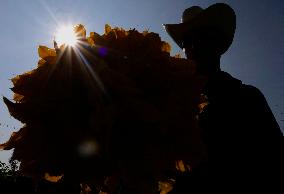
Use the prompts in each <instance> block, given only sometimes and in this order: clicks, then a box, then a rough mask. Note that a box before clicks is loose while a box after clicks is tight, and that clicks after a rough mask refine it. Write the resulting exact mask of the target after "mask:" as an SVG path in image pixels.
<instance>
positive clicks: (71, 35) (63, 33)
mask: <svg viewBox="0 0 284 194" xmlns="http://www.w3.org/2000/svg"><path fill="white" fill-rule="evenodd" d="M55 41H56V42H57V43H58V45H63V44H66V45H68V46H75V45H76V43H77V42H78V36H77V34H76V33H75V31H74V27H73V26H72V25H63V26H61V27H59V28H58V29H57V31H56V34H55Z"/></svg>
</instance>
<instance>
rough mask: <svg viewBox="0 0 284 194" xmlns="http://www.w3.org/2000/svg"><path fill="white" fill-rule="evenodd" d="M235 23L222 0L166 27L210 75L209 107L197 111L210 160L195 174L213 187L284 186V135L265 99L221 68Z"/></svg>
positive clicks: (190, 10)
mask: <svg viewBox="0 0 284 194" xmlns="http://www.w3.org/2000/svg"><path fill="white" fill-rule="evenodd" d="M252 11H253V10H252ZM235 26H236V16H235V13H234V10H233V9H232V8H231V7H230V6H228V5H226V4H223V3H217V4H214V5H212V6H210V7H208V8H207V9H202V8H201V7H198V6H193V7H190V8H188V9H186V10H185V11H184V13H183V16H182V22H181V23H180V24H166V25H165V29H166V31H167V32H168V34H169V35H170V36H171V37H172V38H173V40H174V41H175V42H176V43H177V44H178V45H179V47H181V48H182V49H184V51H185V54H186V56H187V58H188V60H190V61H191V62H193V63H194V64H196V67H197V74H199V75H202V76H205V77H207V78H208V82H207V84H206V86H205V87H204V90H203V94H202V96H203V99H204V101H205V104H207V105H206V106H205V107H204V108H203V109H202V110H200V114H199V115H198V119H199V124H200V128H201V131H202V138H203V141H204V143H205V145H206V146H207V150H208V151H207V152H208V161H207V163H206V164H200V165H199V166H197V167H194V168H193V169H192V172H195V173H193V174H192V176H194V174H198V172H200V173H199V175H198V177H199V178H200V174H202V176H203V178H201V180H200V181H203V182H204V184H205V183H206V185H207V186H208V189H210V190H211V191H212V189H218V190H220V189H221V190H226V191H228V193H231V192H230V191H234V190H237V189H244V188H246V189H247V187H248V188H251V189H257V190H259V189H260V188H264V187H270V188H271V189H275V188H276V187H275V186H279V187H282V190H283V185H281V184H283V180H284V178H283V176H284V174H283V167H284V163H283V154H284V150H283V135H282V133H281V130H280V128H279V126H278V124H277V122H276V120H275V118H274V116H273V114H272V112H271V110H270V108H269V106H268V104H267V102H266V99H265V97H264V96H263V94H262V93H261V92H260V91H259V90H258V89H257V88H255V87H253V86H250V85H245V84H243V83H242V82H241V81H240V80H238V79H235V78H233V77H232V76H231V75H229V74H228V73H226V72H223V71H221V69H220V58H221V55H222V54H224V53H225V52H226V51H227V49H228V48H229V47H230V45H231V43H232V41H233V37H234V32H235ZM189 177H190V176H189ZM190 179H193V177H190V178H188V180H190ZM177 184H178V183H177ZM188 185H190V183H188ZM196 185H197V184H195V187H196ZM206 185H205V186H204V187H205V188H206ZM209 185H210V186H209ZM204 187H203V188H204ZM225 188H226V189H225ZM227 188H228V189H227ZM200 189H201V187H200ZM182 190H183V189H182ZM179 193H181V191H179Z"/></svg>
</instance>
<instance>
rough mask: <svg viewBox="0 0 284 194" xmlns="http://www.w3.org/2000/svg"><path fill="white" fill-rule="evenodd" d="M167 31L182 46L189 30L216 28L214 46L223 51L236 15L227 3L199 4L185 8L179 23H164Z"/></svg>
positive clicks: (232, 30) (226, 48)
mask: <svg viewBox="0 0 284 194" xmlns="http://www.w3.org/2000/svg"><path fill="white" fill-rule="evenodd" d="M164 27H165V29H166V31H167V33H168V34H169V35H170V36H171V37H172V38H173V40H174V41H175V42H176V43H177V45H178V46H179V47H181V48H183V42H184V40H185V39H186V38H187V36H190V34H191V32H193V31H194V30H198V29H203V30H206V29H208V30H212V29H213V30H217V31H218V32H219V33H218V36H219V37H218V39H219V40H222V41H219V42H218V44H217V45H216V47H218V50H219V51H220V52H221V53H220V54H223V53H225V52H226V51H227V50H228V48H229V47H230V45H231V43H232V41H233V38H234V33H235V28H236V15H235V12H234V10H233V9H232V8H231V7H230V6H229V5H227V4H224V3H216V4H213V5H211V6H210V7H208V8H206V9H203V8H201V7H199V6H192V7H189V8H187V9H186V10H185V11H184V12H183V15H182V20H181V23H179V24H164Z"/></svg>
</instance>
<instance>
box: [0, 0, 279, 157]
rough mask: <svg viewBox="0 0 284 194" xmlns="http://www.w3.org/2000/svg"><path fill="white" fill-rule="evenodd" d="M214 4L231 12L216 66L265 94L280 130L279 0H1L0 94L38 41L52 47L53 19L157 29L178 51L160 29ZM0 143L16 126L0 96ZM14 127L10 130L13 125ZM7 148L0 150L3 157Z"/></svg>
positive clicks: (31, 58)
mask: <svg viewBox="0 0 284 194" xmlns="http://www.w3.org/2000/svg"><path fill="white" fill-rule="evenodd" d="M215 2H226V3H228V4H230V5H231V6H232V7H233V8H234V9H235V12H236V15H237V29H236V34H235V39H234V42H233V44H232V46H231V48H230V49H229V50H228V51H227V53H225V55H224V56H223V58H222V66H221V67H222V69H223V70H224V71H227V72H229V73H230V74H232V75H233V76H235V77H236V78H238V79H241V80H242V81H243V82H244V83H246V84H251V85H254V86H256V87H258V88H259V89H260V90H261V91H262V92H263V94H264V95H265V97H266V99H267V101H268V103H269V105H270V107H271V109H272V111H273V113H274V115H275V117H276V119H277V121H278V123H279V125H280V127H281V128H282V131H283V132H284V114H283V112H284V101H283V99H284V11H283V10H284V1H281V0H279V1H277V0H274V1H272V0H258V1H256V0H250V1H246V0H231V1H209V0H202V1H201V0H199V1H198V0H143V1H141V0H25V1H22V0H1V1H0V26H1V33H0V35H1V36H0V43H1V47H0V83H1V84H0V94H1V95H2V96H6V97H8V98H12V93H11V92H10V90H9V88H10V87H11V82H10V80H9V79H10V78H12V77H14V76H15V75H17V74H21V73H23V72H25V71H28V70H31V69H33V68H35V67H36V64H37V60H38V55H37V47H38V46H39V45H47V46H50V47H51V46H52V39H53V36H54V33H55V31H56V26H57V24H58V23H67V22H72V23H73V24H77V23H82V24H84V25H85V26H86V28H87V31H88V32H90V31H96V32H98V33H102V32H103V30H104V25H105V24H106V23H108V24H110V25H112V26H120V27H124V28H136V29H138V30H145V29H149V30H150V31H153V32H156V33H159V34H160V35H161V37H162V39H163V40H165V41H168V42H170V43H171V45H172V46H173V53H177V52H181V50H179V49H178V48H177V46H176V45H175V44H174V43H173V42H172V40H171V39H170V37H169V36H168V35H167V34H166V33H165V32H164V30H163V28H162V24H163V23H178V22H179V21H180V17H181V14H182V12H183V10H184V9H185V8H187V7H189V6H192V5H199V6H201V7H203V8H205V7H208V6H209V5H211V4H213V3H215ZM0 123H1V125H0V142H4V141H5V140H7V138H8V137H9V136H10V134H11V133H12V131H14V130H17V129H18V128H19V127H20V126H21V124H20V123H19V122H17V121H15V120H14V119H13V118H11V117H10V116H9V113H8V111H7V108H6V107H5V106H4V104H3V101H2V100H0ZM14 128H15V129H14ZM10 154H11V152H6V151H4V152H0V161H7V159H8V158H9V156H10Z"/></svg>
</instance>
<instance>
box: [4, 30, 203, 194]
mask: <svg viewBox="0 0 284 194" xmlns="http://www.w3.org/2000/svg"><path fill="white" fill-rule="evenodd" d="M75 31H76V32H77V33H78V34H79V35H80V39H79V42H78V43H77V45H75V46H73V47H71V46H67V45H63V46H61V47H60V48H58V47H57V46H55V49H50V48H47V47H45V46H40V47H39V50H38V52H39V56H40V58H41V59H40V60H39V62H38V66H37V67H36V68H35V69H34V70H32V71H29V72H26V73H24V74H22V75H18V76H16V77H14V78H13V79H12V82H13V85H14V86H13V88H12V91H13V92H14V99H13V101H14V102H12V101H10V100H8V99H7V98H4V102H5V104H6V105H7V107H8V109H9V111H10V114H11V115H12V116H13V117H14V118H16V119H18V120H19V121H21V122H22V123H24V127H22V128H21V129H20V130H19V131H18V132H14V133H13V134H12V136H11V138H10V140H9V141H8V142H6V143H4V144H2V145H1V147H2V148H4V149H5V150H9V149H13V148H14V152H13V156H12V159H17V160H19V161H20V162H21V165H20V170H21V172H23V173H25V174H28V175H32V176H36V177H44V176H45V175H46V173H48V174H49V175H62V174H64V176H65V177H72V179H74V180H75V181H78V182H84V181H88V180H92V181H93V182H95V183H96V184H97V185H107V186H108V187H109V189H112V188H114V187H115V185H117V184H116V183H117V182H123V184H124V185H126V186H127V187H128V188H129V189H133V190H135V191H138V190H139V191H141V192H143V193H155V192H156V191H155V190H156V187H157V182H158V180H161V179H163V176H164V175H165V172H168V171H170V170H171V169H173V168H174V167H175V165H174V164H175V161H177V160H183V161H185V162H186V163H192V164H194V163H196V162H198V161H199V160H202V158H203V154H202V153H203V146H202V143H201V141H200V138H199V132H198V129H197V127H196V104H197V102H198V96H199V93H200V88H201V87H202V85H203V83H204V80H203V79H202V78H198V77H196V76H194V75H193V74H194V66H193V65H192V64H190V63H189V62H188V61H187V60H185V59H182V58H180V57H172V56H170V45H169V44H168V43H166V42H164V41H161V39H160V37H159V35H158V34H155V33H152V32H147V31H145V32H138V31H137V30H135V29H130V30H124V29H121V28H114V29H112V28H111V27H110V26H109V25H106V27H105V33H104V34H103V35H99V34H97V33H95V32H91V33H90V36H89V37H86V36H85V34H86V33H85V29H84V27H83V26H82V25H78V26H76V27H75Z"/></svg>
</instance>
